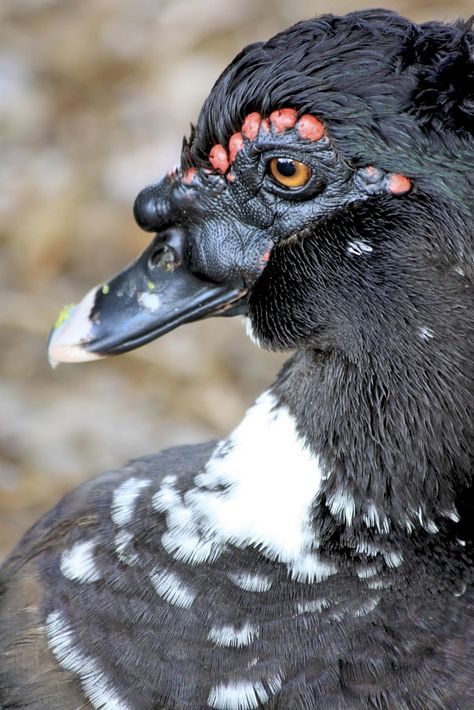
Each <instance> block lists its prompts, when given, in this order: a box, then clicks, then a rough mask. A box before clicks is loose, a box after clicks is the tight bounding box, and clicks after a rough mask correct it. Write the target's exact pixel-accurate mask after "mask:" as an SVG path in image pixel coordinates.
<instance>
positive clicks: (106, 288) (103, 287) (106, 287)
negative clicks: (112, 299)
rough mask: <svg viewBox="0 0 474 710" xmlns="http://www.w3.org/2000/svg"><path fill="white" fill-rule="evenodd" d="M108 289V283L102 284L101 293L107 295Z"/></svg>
mask: <svg viewBox="0 0 474 710" xmlns="http://www.w3.org/2000/svg"><path fill="white" fill-rule="evenodd" d="M109 291H110V286H109V284H104V285H103V286H102V293H103V294H104V296H107V294H108V292H109Z"/></svg>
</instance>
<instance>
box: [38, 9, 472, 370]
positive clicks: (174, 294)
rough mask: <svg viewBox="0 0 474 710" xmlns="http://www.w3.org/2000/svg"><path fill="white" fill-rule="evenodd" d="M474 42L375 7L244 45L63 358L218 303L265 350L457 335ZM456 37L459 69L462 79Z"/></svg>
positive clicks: (164, 327) (213, 309) (147, 336)
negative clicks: (131, 249) (452, 324)
mask: <svg viewBox="0 0 474 710" xmlns="http://www.w3.org/2000/svg"><path fill="white" fill-rule="evenodd" d="M387 18H389V22H388V24H387ZM387 27H389V30H390V31H388V29H387ZM469 37H471V34H470V32H469V29H468V28H467V27H464V28H463V27H461V26H459V27H457V28H453V27H450V28H447V26H443V25H438V26H436V27H434V26H426V28H424V29H423V28H422V27H421V28H415V27H414V26H413V25H412V24H411V23H409V22H407V21H406V20H403V19H402V18H398V17H397V16H396V15H392V14H391V13H387V12H382V11H370V12H366V13H357V14H354V15H348V16H346V17H344V18H337V17H332V16H325V17H322V18H318V19H315V20H310V21H306V22H303V23H299V24H297V25H295V26H294V27H292V28H290V29H289V30H286V31H285V32H283V33H281V34H280V35H277V36H276V37H274V38H273V39H271V40H270V41H268V42H266V43H258V44H255V45H251V46H250V47H247V48H246V49H245V50H243V52H242V53H241V54H240V55H238V57H237V58H236V59H235V60H234V61H233V62H232V63H231V65H230V66H229V67H228V68H227V70H226V71H225V72H224V73H223V75H222V76H221V77H220V78H219V80H218V81H217V83H216V85H215V87H214V88H213V90H212V92H211V94H210V96H209V98H208V99H207V101H206V102H205V104H204V106H203V109H202V111H201V114H200V117H199V120H198V122H197V125H196V128H195V129H193V132H192V135H191V138H190V140H189V141H185V142H184V145H183V152H182V157H181V166H180V168H179V169H177V170H176V171H174V172H171V173H169V174H168V175H166V176H165V177H164V178H163V179H162V180H160V181H159V182H157V183H155V184H153V185H151V186H149V187H147V188H146V189H144V190H143V191H142V192H141V193H140V194H139V196H138V197H137V200H136V203H135V217H136V220H137V222H138V224H139V225H140V226H141V227H142V228H143V229H145V230H147V231H150V232H152V233H154V234H155V236H154V237H153V240H152V242H151V244H150V245H149V246H148V247H147V248H146V249H145V251H144V252H143V253H142V255H141V256H140V257H139V258H138V259H137V260H136V261H135V262H133V263H132V264H130V265H129V266H128V267H127V268H126V269H125V270H124V271H122V272H121V273H119V274H118V275H117V276H115V277H113V278H112V279H111V280H109V281H107V282H106V283H104V284H103V285H101V286H98V287H97V288H95V289H93V290H92V291H91V292H89V294H87V296H86V297H85V298H84V299H83V301H82V302H81V303H80V304H79V305H78V306H76V307H74V308H72V309H69V310H68V311H67V312H64V313H63V314H62V315H61V316H60V318H59V319H58V323H57V325H56V326H55V328H54V329H53V333H52V335H51V338H50V344H49V354H50V359H51V361H52V362H59V361H64V362H66V361H68V362H74V361H81V360H88V359H95V358H97V357H102V356H106V355H112V354H118V353H121V352H125V351H127V350H130V349H133V348H136V347H138V346H140V345H143V344H144V343H146V342H149V341H150V340H152V339H154V338H156V337H158V336H160V335H163V334H164V333H166V332H168V331H169V330H171V329H173V328H175V327H177V326H178V325H181V324H182V323H186V322H189V321H193V320H196V319H199V318H203V317H208V316H214V315H236V314H241V315H242V314H243V315H246V316H248V318H249V323H250V331H251V333H252V334H253V336H254V338H255V339H256V340H257V342H258V343H259V344H261V345H263V346H264V347H268V348H273V349H293V348H305V347H307V346H310V347H312V348H317V349H318V350H338V351H341V352H343V353H344V354H345V355H348V356H349V357H351V358H352V359H354V360H360V359H361V358H362V359H363V358H366V357H367V353H373V352H380V351H381V344H382V343H383V344H384V346H385V347H386V346H387V344H391V347H392V348H393V349H395V350H397V349H398V351H401V352H404V351H407V350H408V349H409V347H411V345H410V344H413V343H414V342H419V340H420V338H421V339H423V338H424V339H425V340H426V339H429V338H430V337H431V336H432V334H433V333H435V332H436V333H437V335H438V336H440V335H441V334H443V335H444V334H445V331H446V322H447V318H448V319H449V313H451V315H453V314H454V310H455V309H454V304H455V303H457V302H458V301H457V300H456V299H457V298H458V297H459V296H460V295H461V297H462V298H463V299H464V300H465V298H466V296H465V294H466V291H465V287H466V282H465V280H464V277H465V265H464V264H461V262H463V260H465V256H466V254H467V252H468V250H469V240H470V239H472V230H471V226H472V219H473V215H472V211H473V205H472V189H473V185H472V180H473V178H472V176H473V174H474V171H473V169H472V168H473V165H472V163H473V159H472V133H471V128H472V119H473V116H472V101H471V103H469V101H467V100H465V89H463V91H464V93H462V92H461V90H460V88H459V87H461V84H462V81H463V78H462V77H463V76H464V75H465V74H466V72H467V71H468V69H466V67H468V66H470V67H471V69H470V70H469V71H470V72H472V60H471V59H470V54H469V41H468V38H469ZM471 39H472V37H471ZM453 43H457V47H458V50H457V52H458V63H459V67H461V68H462V71H461V72H459V73H458V74H459V76H458V75H454V74H453V75H452V76H451V75H450V78H449V77H444V76H443V74H442V71H441V69H442V57H443V56H444V55H447V54H448V52H449V51H451V50H452V47H453ZM435 50H436V51H435ZM443 53H444V54H443ZM461 75H462V76H461ZM453 76H455V79H453ZM469 76H471V78H472V73H471V74H470V75H469ZM464 78H466V77H465V76H464ZM448 79H449V81H448ZM435 80H436V81H437V82H438V83H436V81H435ZM463 86H465V84H463ZM471 86H472V81H471ZM433 87H434V88H433ZM430 91H431V92H435V93H436V96H437V99H436V101H432V100H431V99H432V96H431V94H430V93H429V92H430ZM456 92H458V93H456ZM461 95H462V96H463V97H464V98H463V99H462V100H460V99H459V96H461ZM430 96H431V98H430ZM471 98H472V96H471ZM470 126H471V128H470ZM469 146H470V148H469ZM446 284H448V286H449V288H448V291H449V293H450V294H451V296H452V297H451V296H449V297H448V296H446V293H447V292H446V289H444V291H442V289H443V288H444V286H446ZM440 289H441V291H440ZM441 292H443V294H444V295H443V296H440V293H441ZM453 317H457V316H453ZM407 344H408V345H407ZM417 347H418V346H417Z"/></svg>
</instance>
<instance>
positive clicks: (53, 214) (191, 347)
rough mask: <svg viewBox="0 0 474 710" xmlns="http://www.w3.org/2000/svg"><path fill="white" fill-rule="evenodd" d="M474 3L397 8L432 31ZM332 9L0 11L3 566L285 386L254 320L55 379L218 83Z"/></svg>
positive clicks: (192, 2)
mask: <svg viewBox="0 0 474 710" xmlns="http://www.w3.org/2000/svg"><path fill="white" fill-rule="evenodd" d="M471 2H472V0H454V1H452V2H450V3H448V2H446V0H439V1H438V2H437V1H436V0H411V1H409V0H391V1H389V0H386V2H385V5H386V6H388V7H390V8H392V9H395V10H397V11H399V12H400V13H402V14H405V15H408V16H410V17H412V18H413V19H416V20H419V21H422V20H427V19H433V18H439V19H451V18H454V17H457V16H462V15H464V16H467V15H468V14H469V13H470V12H472V9H473V8H472V4H471ZM381 4H384V3H383V0H376V1H375V2H370V1H368V0H363V2H354V1H353V0H344V1H342V2H337V3H335V2H332V3H328V2H323V0H312V1H309V0H291V2H290V0H237V1H236V2H230V1H229V0H1V3H0V254H1V258H0V333H1V336H0V337H1V349H0V559H1V558H2V556H3V555H5V554H6V552H7V551H8V550H9V549H10V548H11V546H12V545H13V543H14V542H15V541H16V540H17V539H18V537H19V536H20V535H21V534H22V533H23V532H24V531H25V530H26V528H27V527H28V526H29V525H30V524H31V523H32V522H33V521H34V520H35V519H36V518H37V517H38V516H39V515H40V514H41V513H42V512H44V511H45V510H47V509H48V508H49V507H50V506H51V505H52V504H54V503H55V502H56V500H57V499H58V497H59V496H60V495H61V494H62V493H63V492H65V491H66V490H69V489H70V488H71V487H73V486H74V485H76V484H78V483H79V482H81V481H82V480H84V479H85V478H87V477H89V476H92V475H94V474H96V473H99V472H100V471H102V470H104V469H106V468H110V467H115V466H120V465H122V464H123V463H124V462H126V461H127V460H128V459H129V458H131V457H134V456H138V455H140V454H142V453H149V452H151V451H153V450H157V449H160V448H163V447H166V446H170V445H174V444H178V443H183V442H192V441H200V440H205V439H209V438H212V437H218V436H221V435H223V434H225V433H226V432H228V431H229V430H230V429H231V428H232V427H233V426H234V425H235V424H236V423H237V422H238V420H239V419H240V417H241V415H242V413H243V412H244V410H245V409H246V408H247V406H248V405H249V404H250V403H251V402H252V401H253V399H254V398H255V396H256V395H257V394H258V393H259V392H260V391H261V390H263V389H264V388H265V386H267V385H268V384H269V383H270V382H271V381H272V379H273V377H274V375H275V373H276V371H277V369H278V367H279V365H280V364H281V362H282V358H281V356H276V355H271V354H266V353H262V352H259V351H258V350H257V349H256V348H255V347H254V346H253V345H252V344H251V343H250V342H249V341H248V340H247V339H246V336H245V335H244V331H243V328H242V325H241V323H239V319H216V320H213V321H208V322H203V323H197V324H194V325H188V326H186V327H185V328H183V329H181V330H178V331H177V332H174V333H171V334H169V335H167V336H166V337H165V338H163V339H161V340H159V341H157V342H155V343H152V344H150V345H148V346H146V347H145V348H142V349H141V350H138V351H135V352H133V353H130V354H128V355H124V356H121V357H120V358H116V359H112V360H105V361H101V362H98V363H94V364H91V363H89V364H84V365H76V366H75V367H71V366H62V367H60V368H59V369H58V370H56V371H54V372H53V371H52V370H51V369H50V368H49V366H48V363H47V360H46V354H45V344H46V338H47V335H48V331H49V329H50V326H51V324H52V323H53V322H54V320H55V318H56V315H57V313H58V311H59V309H60V308H61V307H62V305H63V304H65V303H69V302H71V301H76V300H77V299H79V298H80V297H81V296H82V295H83V294H84V293H85V291H86V290H87V289H89V288H90V287H91V286H92V285H94V284H96V283H98V282H102V281H104V280H105V279H106V278H107V277H109V276H110V275H112V274H113V273H114V272H115V271H117V270H119V269H120V268H121V267H122V266H123V265H125V263H126V262H127V261H129V260H130V259H131V258H132V257H134V256H135V255H136V254H137V253H138V252H139V251H141V249H142V248H143V247H144V246H145V244H146V241H147V236H146V235H144V234H143V233H141V232H140V231H139V230H138V228H137V227H135V225H134V223H133V219H132V215H131V206H132V202H133V199H134V197H135V195H136V194H137V192H138V191H139V190H140V189H141V188H142V187H143V186H144V185H145V184H147V183H149V182H151V181H152V180H154V179H155V178H156V177H157V176H159V175H160V174H162V173H163V172H164V171H166V170H167V169H169V168H170V167H172V166H174V165H175V164H176V163H177V162H178V157H179V152H180V145H181V139H182V136H183V135H184V134H186V133H187V132H188V129H189V123H190V121H192V120H195V119H196V117H197V114H198V111H199V108H200V105H201V103H202V101H203V99H204V98H205V96H206V95H207V93H208V91H209V89H210V88H211V86H212V84H213V82H214V81H215V79H216V78H217V76H218V75H219V73H220V72H221V70H222V69H223V68H224V67H225V66H226V64H227V63H228V62H229V60H230V59H232V57H233V56H234V55H235V54H236V53H237V52H238V51H239V50H240V49H241V47H242V46H243V45H245V44H247V43H249V42H252V41H255V40H258V39H264V38H267V37H269V36H271V35H272V34H274V33H275V32H277V31H279V30H281V29H283V28H285V27H286V26H288V25H289V24H291V23H293V22H295V21H297V20H299V19H302V18H305V17H310V16H311V15H314V14H316V13H319V12H325V11H333V12H336V13H344V12H347V11H349V10H355V9H357V8H360V7H367V6H374V7H375V6H379V5H381Z"/></svg>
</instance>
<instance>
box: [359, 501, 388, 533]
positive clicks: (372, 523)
mask: <svg viewBox="0 0 474 710" xmlns="http://www.w3.org/2000/svg"><path fill="white" fill-rule="evenodd" d="M362 520H363V521H364V523H365V525H366V526H367V527H368V528H375V529H376V530H377V532H379V533H388V532H390V522H389V520H388V518H387V516H386V515H385V513H379V511H378V510H377V508H376V506H375V504H374V503H369V504H368V506H367V508H366V511H365V513H364V514H363V516H362Z"/></svg>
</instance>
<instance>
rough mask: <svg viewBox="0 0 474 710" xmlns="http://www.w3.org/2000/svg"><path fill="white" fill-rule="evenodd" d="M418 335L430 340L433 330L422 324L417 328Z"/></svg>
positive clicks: (422, 338) (432, 336)
mask: <svg viewBox="0 0 474 710" xmlns="http://www.w3.org/2000/svg"><path fill="white" fill-rule="evenodd" d="M418 335H419V337H420V339H421V340H431V338H434V330H431V328H427V327H426V326H425V325H423V326H422V327H421V328H419V329H418Z"/></svg>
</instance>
